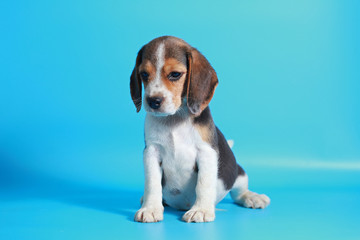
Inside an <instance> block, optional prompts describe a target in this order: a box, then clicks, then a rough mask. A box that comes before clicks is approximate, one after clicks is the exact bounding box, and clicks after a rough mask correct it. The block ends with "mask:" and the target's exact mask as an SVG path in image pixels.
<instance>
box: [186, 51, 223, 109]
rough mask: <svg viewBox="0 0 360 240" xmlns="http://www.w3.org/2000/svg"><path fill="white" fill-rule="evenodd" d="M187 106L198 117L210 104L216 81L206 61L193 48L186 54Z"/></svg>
mask: <svg viewBox="0 0 360 240" xmlns="http://www.w3.org/2000/svg"><path fill="white" fill-rule="evenodd" d="M187 60H188V79H187V84H188V85H187V106H188V108H189V110H190V112H191V113H192V114H194V115H199V114H200V113H201V112H202V111H203V110H204V109H205V108H206V107H207V106H208V105H209V103H210V101H211V99H212V97H213V95H214V92H215V88H216V86H217V84H218V79H217V75H216V72H215V70H214V69H213V68H212V67H211V65H210V63H209V62H208V60H207V59H206V58H205V57H204V56H203V55H202V54H201V53H200V52H199V51H198V50H196V49H195V48H192V49H191V51H190V52H188V53H187Z"/></svg>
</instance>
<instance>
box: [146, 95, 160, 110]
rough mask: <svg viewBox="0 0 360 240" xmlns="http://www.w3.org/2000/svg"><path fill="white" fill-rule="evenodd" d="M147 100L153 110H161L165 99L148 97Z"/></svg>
mask: <svg viewBox="0 0 360 240" xmlns="http://www.w3.org/2000/svg"><path fill="white" fill-rule="evenodd" d="M146 100H147V102H148V104H149V106H150V107H151V108H152V109H159V108H160V106H161V102H162V101H163V98H162V97H148V98H147V99H146Z"/></svg>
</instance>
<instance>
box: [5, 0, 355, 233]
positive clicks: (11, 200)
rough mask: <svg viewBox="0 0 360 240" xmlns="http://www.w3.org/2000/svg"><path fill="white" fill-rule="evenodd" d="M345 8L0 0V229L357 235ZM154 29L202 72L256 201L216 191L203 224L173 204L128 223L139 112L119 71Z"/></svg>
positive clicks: (317, 1) (350, 9)
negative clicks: (201, 65)
mask: <svg viewBox="0 0 360 240" xmlns="http://www.w3.org/2000/svg"><path fill="white" fill-rule="evenodd" d="M359 11H360V3H359V2H358V1H355V0H353V1H351V0H346V1H340V0H339V1H336V0H334V1H325V0H311V1H310V0H305V1H295V0H294V1H288V0H287V1H286V0H274V1H261V0H255V1H245V0H240V1H221V2H220V1H205V0H199V1H189V0H183V1H139V0H134V1H115V0H111V1H110V0H104V1H82V0H75V1H68V0H62V1H58V0H55V1H41V0H34V1H20V0H19V1H1V2H0V32H1V38H0V197H1V198H0V238H1V239H64V238H65V239H73V238H74V239H75V238H80V239H82V238H85V237H86V238H87V239H98V238H100V237H101V238H105V239H115V238H120V237H123V238H130V237H138V238H145V237H149V236H150V237H154V238H155V237H157V238H172V239H176V237H178V238H184V235H186V236H187V237H194V238H199V237H201V236H205V237H209V238H214V239H215V238H221V237H222V236H228V237H231V236H232V235H234V236H236V235H237V234H238V235H239V237H243V238H245V239H252V238H254V239H261V238H274V239H282V238H284V239H304V238H305V237H306V238H308V239H320V238H325V237H326V238H328V239H332V238H334V239H336V238H342V239H343V238H344V237H346V238H347V239H359V238H360V231H359V229H358V228H357V227H356V226H355V225H354V223H355V222H356V220H357V221H358V219H356V218H358V215H359V213H360V208H359V205H358V204H357V203H356V202H358V201H359V200H360V193H359V192H360V94H359V93H360V67H359V66H360V44H359V42H360V15H359ZM162 35H173V36H177V37H180V38H183V39H184V40H186V41H187V42H188V43H190V44H191V45H192V46H194V47H196V48H198V49H199V50H200V51H201V52H202V53H203V54H204V55H205V56H206V57H207V58H208V60H209V61H210V63H211V64H212V66H213V67H214V68H215V70H216V72H217V74H218V77H219V86H218V88H217V90H216V92H215V95H214V98H213V100H212V102H211V104H210V107H211V111H212V114H213V117H214V119H215V123H216V124H217V125H218V127H219V128H220V129H221V130H222V131H223V133H224V134H225V136H226V137H227V138H229V139H233V140H234V141H235V146H234V149H233V150H234V153H235V155H236V157H237V160H238V162H239V163H240V164H241V165H242V166H243V167H244V168H245V170H246V171H247V172H248V174H249V176H250V187H251V188H252V189H254V190H255V191H259V192H266V193H267V194H268V195H270V197H271V198H272V204H271V205H270V207H269V208H268V209H266V210H261V211H254V210H247V209H243V208H239V207H236V206H234V205H232V204H231V203H230V200H229V199H225V200H224V201H223V202H222V203H221V204H219V206H218V208H220V209H225V210H226V211H225V212H224V211H218V212H217V220H216V221H215V223H211V224H208V225H206V224H199V225H186V224H185V225H184V224H183V223H181V222H180V221H179V218H180V217H181V214H182V213H181V212H177V211H175V210H171V209H167V210H166V211H167V214H166V215H165V221H164V222H163V223H159V224H150V225H144V224H138V223H134V222H132V217H133V214H134V213H135V211H136V209H137V208H138V207H139V203H138V200H139V198H140V196H141V194H142V189H143V180H144V177H143V166H142V150H143V147H144V141H143V122H144V116H145V113H144V111H143V110H142V111H141V112H140V113H139V114H137V113H136V111H135V107H134V106H133V104H132V101H131V98H130V93H129V77H130V73H131V71H132V69H133V67H134V64H135V58H136V54H137V51H138V50H139V49H140V48H141V46H142V45H144V44H146V43H147V42H149V41H150V40H152V39H153V38H155V37H158V36H162ZM258 229H263V230H262V231H260V230H258ZM237 230H239V232H237ZM174 231H175V232H177V233H176V234H175V233H173V232H174ZM172 234H175V236H174V235H172Z"/></svg>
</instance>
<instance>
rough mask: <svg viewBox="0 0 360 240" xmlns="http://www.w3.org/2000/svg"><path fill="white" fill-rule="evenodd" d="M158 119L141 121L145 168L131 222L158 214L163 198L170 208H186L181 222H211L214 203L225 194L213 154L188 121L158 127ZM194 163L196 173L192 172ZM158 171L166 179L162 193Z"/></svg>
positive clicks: (159, 122)
mask: <svg viewBox="0 0 360 240" xmlns="http://www.w3.org/2000/svg"><path fill="white" fill-rule="evenodd" d="M160 119H161V117H156V116H153V115H150V114H147V116H146V119H145V142H146V149H145V151H144V164H145V165H149V166H145V181H146V183H145V193H144V198H143V204H142V207H141V209H140V210H139V211H138V213H137V214H136V217H135V220H137V221H142V220H144V219H142V218H141V216H140V217H139V215H140V213H142V212H146V213H148V212H150V213H154V212H156V213H160V212H161V213H162V212H163V210H162V208H161V207H160V205H161V203H162V198H163V199H164V200H165V201H166V203H167V204H168V205H170V206H171V207H174V208H177V209H182V210H187V209H190V210H189V211H188V212H187V213H185V215H184V216H183V220H184V221H187V222H203V221H213V220H214V218H215V205H216V203H218V202H219V201H221V199H222V198H223V197H224V196H225V195H226V193H227V192H228V191H226V190H225V187H224V184H223V183H222V180H219V179H218V178H217V170H218V166H217V165H218V155H217V152H216V151H215V150H214V149H213V148H212V147H211V146H210V145H209V144H208V143H207V142H204V141H203V140H202V138H201V137H200V135H199V133H198V132H197V131H196V129H195V128H194V127H193V125H192V123H191V121H190V118H189V119H188V120H185V121H184V122H181V123H179V124H177V125H176V126H168V125H166V124H162V122H161V120H160ZM160 162H161V167H160ZM195 164H197V166H198V173H196V172H195V171H194V166H195ZM161 169H162V171H163V173H164V175H165V179H166V182H165V186H164V188H163V189H162V192H161V191H159V188H161ZM174 192H175V193H176V194H174ZM149 206H150V207H149ZM153 206H155V207H153ZM148 209H150V210H148ZM149 219H150V220H154V221H155V220H158V219H162V215H161V217H160V216H157V217H156V218H155V217H154V218H152V219H151V218H150V217H147V218H146V222H148V221H149ZM144 222H145V221H144Z"/></svg>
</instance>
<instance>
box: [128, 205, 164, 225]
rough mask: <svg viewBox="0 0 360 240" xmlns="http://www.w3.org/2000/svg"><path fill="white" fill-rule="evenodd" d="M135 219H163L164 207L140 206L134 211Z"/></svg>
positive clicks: (143, 220) (145, 221)
mask: <svg viewBox="0 0 360 240" xmlns="http://www.w3.org/2000/svg"><path fill="white" fill-rule="evenodd" d="M134 219H135V221H136V222H143V223H150V222H159V221H162V220H163V219H164V207H142V208H140V209H139V210H138V211H137V212H136V213H135V218H134Z"/></svg>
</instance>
